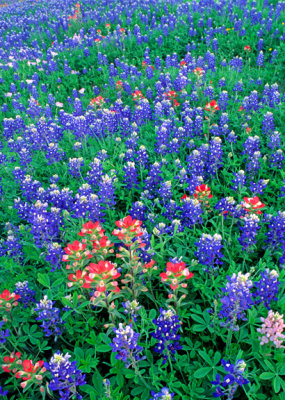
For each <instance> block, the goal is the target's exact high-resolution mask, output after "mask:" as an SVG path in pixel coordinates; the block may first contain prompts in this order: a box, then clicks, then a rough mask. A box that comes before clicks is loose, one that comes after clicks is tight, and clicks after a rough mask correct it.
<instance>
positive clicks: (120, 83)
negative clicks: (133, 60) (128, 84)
mask: <svg viewBox="0 0 285 400" xmlns="http://www.w3.org/2000/svg"><path fill="white" fill-rule="evenodd" d="M123 87H124V84H123V82H122V81H118V82H117V83H116V88H117V89H118V90H121V89H123Z"/></svg>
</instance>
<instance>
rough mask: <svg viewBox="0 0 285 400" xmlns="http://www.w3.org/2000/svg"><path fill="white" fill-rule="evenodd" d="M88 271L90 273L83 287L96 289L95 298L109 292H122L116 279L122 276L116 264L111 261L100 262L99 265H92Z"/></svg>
mask: <svg viewBox="0 0 285 400" xmlns="http://www.w3.org/2000/svg"><path fill="white" fill-rule="evenodd" d="M86 269H87V270H88V271H89V273H88V275H86V276H85V277H84V279H85V283H84V284H83V286H82V287H83V288H86V289H90V288H93V287H94V288H96V291H95V293H94V297H95V298H96V297H99V296H100V294H101V293H104V292H106V291H107V290H108V291H110V292H115V293H117V292H120V289H119V287H118V282H117V281H116V279H117V278H119V277H120V276H121V274H120V273H119V272H118V271H117V269H116V266H115V265H114V264H112V263H110V262H109V261H104V260H100V261H99V262H98V264H94V263H91V264H90V265H89V266H88V267H87V268H86ZM91 300H92V299H91Z"/></svg>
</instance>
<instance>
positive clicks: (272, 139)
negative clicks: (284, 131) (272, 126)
mask: <svg viewBox="0 0 285 400" xmlns="http://www.w3.org/2000/svg"><path fill="white" fill-rule="evenodd" d="M280 142H281V140H280V133H279V132H278V131H274V132H273V133H272V134H271V135H270V136H269V138H268V144H267V146H268V147H269V148H270V149H276V148H277V149H278V148H279V147H280Z"/></svg>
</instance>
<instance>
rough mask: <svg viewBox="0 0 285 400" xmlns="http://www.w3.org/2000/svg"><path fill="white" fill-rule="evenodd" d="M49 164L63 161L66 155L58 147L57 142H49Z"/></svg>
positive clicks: (47, 156) (47, 157)
mask: <svg viewBox="0 0 285 400" xmlns="http://www.w3.org/2000/svg"><path fill="white" fill-rule="evenodd" d="M45 156H46V159H47V160H48V165H51V164H53V163H56V162H59V161H61V160H62V159H63V158H64V157H65V153H64V151H63V150H61V149H60V148H59V147H58V144H57V143H49V145H48V148H47V152H46V154H45Z"/></svg>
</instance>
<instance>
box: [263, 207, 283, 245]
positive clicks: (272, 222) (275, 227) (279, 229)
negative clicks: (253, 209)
mask: <svg viewBox="0 0 285 400" xmlns="http://www.w3.org/2000/svg"><path fill="white" fill-rule="evenodd" d="M265 222H267V223H268V231H267V232H266V236H267V239H266V240H265V242H266V243H268V245H269V246H270V247H271V248H273V250H275V249H277V248H278V247H279V245H280V244H282V243H285V211H283V212H282V211H279V212H278V214H277V215H276V216H275V217H274V216H273V215H269V214H267V215H265Z"/></svg>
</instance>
